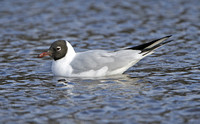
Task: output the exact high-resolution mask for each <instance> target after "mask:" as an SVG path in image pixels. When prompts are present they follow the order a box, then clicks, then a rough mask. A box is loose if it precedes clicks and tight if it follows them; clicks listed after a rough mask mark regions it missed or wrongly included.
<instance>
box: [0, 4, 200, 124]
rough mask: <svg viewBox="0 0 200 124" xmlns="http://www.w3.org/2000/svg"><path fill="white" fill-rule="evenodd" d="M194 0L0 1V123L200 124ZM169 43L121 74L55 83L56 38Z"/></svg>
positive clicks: (198, 18) (113, 45) (93, 45)
mask: <svg viewBox="0 0 200 124" xmlns="http://www.w3.org/2000/svg"><path fill="white" fill-rule="evenodd" d="M199 12H200V1H198V0H190V1H188V0H166V1H164V0H163V1H155V0H148V1H142V0H126V1H121V0H115V1H114V0H113V1H111V0H110V1H108V0H101V1H100V0H96V1H95V0H81V1H78V0H77V1H73V0H57V1H53V0H1V1H0V27H1V28H0V47H1V48H0V56H1V57H0V123H9V124H10V123H19V124H22V123H70V124H72V123H130V124H133V123H170V124H175V123H176V124H183V123H191V124H198V123H199V122H200V54H199V53H200V37H199V36H200V14H199ZM171 34H172V35H173V37H172V38H171V39H173V40H174V41H173V42H171V43H169V44H167V45H165V46H164V47H162V48H159V49H158V50H156V52H155V53H154V54H152V55H150V56H148V57H146V58H145V59H143V60H141V61H140V62H139V63H137V64H136V65H135V66H134V67H132V68H130V69H129V70H128V71H127V72H126V73H125V74H124V75H118V76H114V77H105V78H99V79H78V78H73V79H72V78H65V79H66V80H60V81H58V78H57V77H53V75H52V73H51V69H50V64H51V60H50V58H48V57H46V58H42V59H41V58H37V54H39V53H41V52H44V51H46V50H47V49H48V47H49V45H50V44H51V43H52V42H53V41H54V40H57V39H65V40H68V41H70V42H71V44H72V45H73V46H74V47H75V50H76V51H85V50H91V49H105V50H115V49H119V48H123V47H126V46H129V45H130V46H133V45H139V44H142V43H145V42H148V41H151V40H154V39H156V38H160V37H163V36H166V35H171Z"/></svg>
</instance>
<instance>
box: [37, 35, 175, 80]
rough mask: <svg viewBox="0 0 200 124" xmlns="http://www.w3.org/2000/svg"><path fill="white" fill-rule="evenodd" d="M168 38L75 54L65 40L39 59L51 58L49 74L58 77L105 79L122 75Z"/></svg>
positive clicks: (51, 47) (55, 44) (58, 41)
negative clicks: (121, 47) (118, 48)
mask: <svg viewBox="0 0 200 124" xmlns="http://www.w3.org/2000/svg"><path fill="white" fill-rule="evenodd" d="M171 36H172V35H168V36H165V37H162V38H159V39H156V40H153V41H151V42H147V43H144V44H141V45H138V46H131V47H126V48H123V49H120V50H115V51H109V50H88V51H84V52H75V50H74V48H73V47H72V45H71V44H70V43H69V42H68V41H67V40H56V41H55V42H53V43H52V44H51V46H50V48H49V49H48V51H47V52H43V53H41V54H39V55H38V57H39V58H42V57H44V56H50V57H51V58H52V59H53V62H52V67H51V69H52V72H53V74H54V76H59V77H105V76H112V75H119V74H123V73H124V72H125V71H126V70H128V69H129V68H130V67H132V66H133V65H135V64H136V63H137V62H138V61H140V60H141V59H142V58H144V57H146V56H148V55H150V54H152V53H153V52H154V50H155V49H157V48H159V47H161V46H163V45H164V44H166V43H169V42H171V41H172V40H167V39H168V38H169V37H171Z"/></svg>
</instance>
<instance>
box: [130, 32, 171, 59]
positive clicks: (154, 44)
mask: <svg viewBox="0 0 200 124" xmlns="http://www.w3.org/2000/svg"><path fill="white" fill-rule="evenodd" d="M171 36H172V35H169V36H165V37H162V38H160V39H157V40H153V41H151V42H148V43H145V44H142V45H139V46H134V47H130V48H127V49H132V50H140V51H141V52H140V54H142V55H143V56H146V55H149V54H151V53H152V52H153V50H155V49H157V48H159V47H161V46H162V45H164V44H166V43H169V42H171V41H172V40H169V41H166V42H163V41H165V40H167V39H168V38H169V37H171Z"/></svg>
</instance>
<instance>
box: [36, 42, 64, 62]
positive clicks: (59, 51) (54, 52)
mask: <svg viewBox="0 0 200 124" xmlns="http://www.w3.org/2000/svg"><path fill="white" fill-rule="evenodd" d="M67 50H68V48H67V45H66V41H65V40H57V41H55V42H53V43H52V44H51V46H50V48H49V50H48V51H47V52H44V53H42V54H40V55H39V56H38V57H44V56H51V57H52V58H53V59H54V60H55V61H56V60H59V59H61V58H63V57H65V55H66V54H67Z"/></svg>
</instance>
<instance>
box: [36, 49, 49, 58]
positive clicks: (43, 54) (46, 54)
mask: <svg viewBox="0 0 200 124" xmlns="http://www.w3.org/2000/svg"><path fill="white" fill-rule="evenodd" d="M50 55H51V52H49V51H48V52H44V53H41V54H40V55H38V58H42V57H44V56H50Z"/></svg>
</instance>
